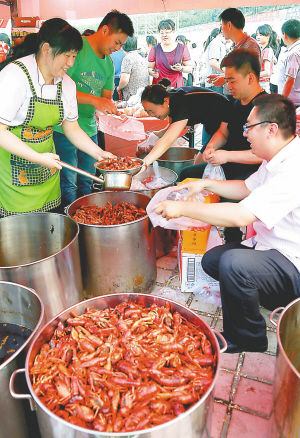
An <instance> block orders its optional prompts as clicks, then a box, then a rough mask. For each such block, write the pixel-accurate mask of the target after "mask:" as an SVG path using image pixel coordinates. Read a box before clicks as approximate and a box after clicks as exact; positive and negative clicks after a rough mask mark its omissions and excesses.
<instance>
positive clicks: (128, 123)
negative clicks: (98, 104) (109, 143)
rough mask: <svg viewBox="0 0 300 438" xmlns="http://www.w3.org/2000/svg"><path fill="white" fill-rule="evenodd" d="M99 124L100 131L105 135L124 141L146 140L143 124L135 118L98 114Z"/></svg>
mask: <svg viewBox="0 0 300 438" xmlns="http://www.w3.org/2000/svg"><path fill="white" fill-rule="evenodd" d="M96 117H97V122H98V128H99V130H100V131H102V132H104V133H105V134H109V135H113V136H115V137H119V138H123V139H124V140H129V141H130V140H144V139H145V138H146V134H145V129H144V124H143V122H141V121H139V120H136V119H134V118H133V117H130V118H128V117H126V116H123V117H120V116H116V115H114V114H107V115H104V114H101V113H99V112H97V115H96Z"/></svg>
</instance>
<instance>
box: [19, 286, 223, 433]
mask: <svg viewBox="0 0 300 438" xmlns="http://www.w3.org/2000/svg"><path fill="white" fill-rule="evenodd" d="M216 334H217V335H218V333H216ZM219 353H220V349H219V345H218V342H217V339H216V337H215V332H214V331H213V330H212V329H211V328H210V327H209V326H208V325H207V324H206V323H205V322H204V321H203V320H202V319H201V318H200V317H199V316H198V315H197V314H196V313H194V312H193V311H191V310H190V309H188V308H186V307H185V306H182V305H181V304H179V303H176V302H174V301H171V300H168V299H165V298H162V297H157V296H153V295H148V294H134V293H133V294H126V293H122V294H121V293H120V294H110V295H104V296H101V297H95V298H92V299H90V300H86V301H84V302H81V303H79V304H76V305H74V306H72V307H70V308H69V309H67V310H66V311H64V312H62V313H60V314H59V315H58V316H57V317H56V318H54V319H53V320H52V321H50V322H48V323H47V325H46V326H45V327H44V328H43V329H41V330H40V332H39V333H38V334H37V335H36V337H35V339H34V340H33V343H32V345H31V347H30V349H29V352H28V355H27V358H26V380H27V384H28V386H29V389H30V392H31V395H32V397H33V398H34V400H35V402H36V403H37V404H38V405H39V406H40V407H41V409H42V410H43V411H46V412H48V413H49V414H51V415H52V416H53V414H54V416H55V417H56V419H57V421H59V422H62V423H63V424H68V427H71V428H75V429H79V430H86V431H87V432H88V434H87V435H86V436H88V437H90V436H94V433H96V431H97V432H98V433H99V432H102V433H103V435H102V434H101V435H95V436H97V437H98V436H101V437H102V436H103V437H104V436H109V437H120V436H124V437H125V436H126V437H129V436H130V437H132V436H133V435H131V434H132V432H134V433H135V435H134V437H137V436H139V437H151V438H152V437H153V438H154V437H161V436H164V437H169V436H170V437H171V436H181V435H180V432H179V431H180V430H182V432H183V433H184V432H185V433H186V432H188V433H187V435H185V436H189V437H191V438H192V437H196V436H197V437H198V436H201V435H198V433H199V431H201V430H202V428H203V427H204V426H205V416H206V415H207V410H208V406H207V404H208V401H209V398H208V396H209V395H210V394H211V391H212V388H213V386H214V383H215V380H216V377H217V374H218V369H219ZM161 428H165V431H164V434H163V435H161V434H160V433H161ZM61 430H63V429H61ZM66 430H67V429H66ZM158 431H160V432H159V433H158ZM176 431H177V432H179V435H176V433H175V432H176ZM174 433H175V435H174ZM172 434H173V435H172ZM53 436H54V435H53ZM80 436H81V435H80ZM84 436H85V435H84ZM182 436H184V435H182Z"/></svg>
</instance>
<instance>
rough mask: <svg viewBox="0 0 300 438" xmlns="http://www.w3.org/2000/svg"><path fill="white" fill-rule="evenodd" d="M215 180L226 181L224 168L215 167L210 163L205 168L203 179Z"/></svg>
mask: <svg viewBox="0 0 300 438" xmlns="http://www.w3.org/2000/svg"><path fill="white" fill-rule="evenodd" d="M205 178H207V179H215V180H218V181H225V180H226V177H225V173H224V170H223V168H222V166H213V165H212V164H211V163H208V164H207V165H206V166H205V169H204V172H203V175H202V179H205Z"/></svg>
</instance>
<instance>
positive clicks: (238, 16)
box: [219, 8, 245, 29]
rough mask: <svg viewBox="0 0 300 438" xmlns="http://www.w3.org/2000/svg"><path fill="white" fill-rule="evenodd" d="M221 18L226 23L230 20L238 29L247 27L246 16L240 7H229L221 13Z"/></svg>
mask: <svg viewBox="0 0 300 438" xmlns="http://www.w3.org/2000/svg"><path fill="white" fill-rule="evenodd" d="M219 18H220V20H222V21H224V23H228V21H230V23H231V24H233V25H234V27H236V28H237V29H244V27H245V17H244V14H243V13H242V12H241V11H240V10H239V9H236V8H227V9H225V10H224V11H223V12H222V13H221V14H220V15H219Z"/></svg>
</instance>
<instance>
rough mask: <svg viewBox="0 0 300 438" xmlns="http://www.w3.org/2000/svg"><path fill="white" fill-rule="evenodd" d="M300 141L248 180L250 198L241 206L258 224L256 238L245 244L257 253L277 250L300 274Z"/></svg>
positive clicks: (255, 225) (284, 150)
mask: <svg viewBox="0 0 300 438" xmlns="http://www.w3.org/2000/svg"><path fill="white" fill-rule="evenodd" d="M299 163H300V138H299V137H298V136H296V137H295V138H294V139H293V140H292V141H291V142H290V143H289V144H288V145H287V146H285V147H284V148H283V149H282V150H281V151H280V152H278V154H276V155H275V157H273V158H272V160H270V161H269V162H267V161H263V163H262V164H261V166H260V167H259V169H258V171H257V172H255V173H253V174H252V175H251V176H250V177H249V178H247V179H246V180H245V184H246V186H247V188H248V189H249V190H251V193H250V195H248V196H247V197H246V198H245V199H243V200H242V201H241V202H240V204H241V205H243V207H245V208H246V209H247V210H249V211H251V213H253V214H254V215H255V216H256V217H257V218H258V221H256V222H254V223H253V228H254V230H255V231H256V235H255V236H253V237H251V238H250V239H248V240H245V241H244V242H242V244H243V245H246V246H249V247H253V246H254V245H256V246H255V249H256V250H263V251H265V250H269V249H276V250H277V251H279V252H280V253H281V254H283V255H284V256H285V257H286V258H288V259H289V260H290V261H291V262H292V263H294V265H295V266H296V267H297V269H298V270H299V271H300V196H299V188H300V172H299Z"/></svg>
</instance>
